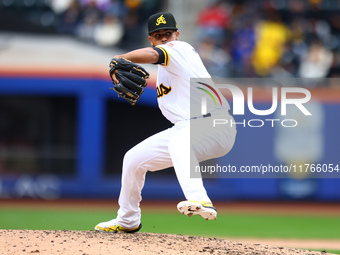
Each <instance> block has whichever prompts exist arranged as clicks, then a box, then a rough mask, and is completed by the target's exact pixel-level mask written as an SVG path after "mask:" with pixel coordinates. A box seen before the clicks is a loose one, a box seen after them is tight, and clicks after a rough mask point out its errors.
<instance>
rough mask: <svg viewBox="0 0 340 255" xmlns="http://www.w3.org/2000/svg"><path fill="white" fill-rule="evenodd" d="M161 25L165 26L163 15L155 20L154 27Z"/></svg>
mask: <svg viewBox="0 0 340 255" xmlns="http://www.w3.org/2000/svg"><path fill="white" fill-rule="evenodd" d="M161 23H163V24H166V20H165V18H164V17H163V14H162V15H161V16H159V18H158V19H157V23H156V26H159V24H161Z"/></svg>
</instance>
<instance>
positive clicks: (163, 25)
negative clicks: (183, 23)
mask: <svg viewBox="0 0 340 255" xmlns="http://www.w3.org/2000/svg"><path fill="white" fill-rule="evenodd" d="M161 29H174V30H178V29H177V24H176V20H175V18H174V16H173V15H172V14H171V13H170V12H159V13H156V14H154V15H151V16H150V17H149V20H148V32H149V35H150V34H151V33H153V32H155V31H158V30H161Z"/></svg>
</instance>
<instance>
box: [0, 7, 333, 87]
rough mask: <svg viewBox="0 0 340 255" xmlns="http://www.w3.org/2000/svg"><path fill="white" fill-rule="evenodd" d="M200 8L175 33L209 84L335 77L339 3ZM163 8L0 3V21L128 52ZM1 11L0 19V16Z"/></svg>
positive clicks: (140, 41) (141, 41)
mask: <svg viewBox="0 0 340 255" xmlns="http://www.w3.org/2000/svg"><path fill="white" fill-rule="evenodd" d="M203 2H204V1H203ZM205 2H206V3H207V4H206V5H205V6H202V8H201V11H200V12H199V13H198V15H197V17H196V18H197V20H196V26H195V29H196V31H195V30H191V29H190V28H186V30H185V28H181V27H180V30H181V33H183V32H184V31H185V32H188V31H189V32H190V33H192V31H194V32H195V35H194V38H193V42H190V43H192V44H193V45H194V46H195V48H196V49H197V51H198V52H199V53H200V55H201V57H202V59H203V61H204V63H205V65H206V67H207V69H208V70H209V72H210V73H211V74H212V76H217V77H275V78H277V77H279V78H286V77H287V78H315V81H316V82H315V84H313V83H310V86H316V85H318V84H317V79H319V78H329V77H339V76H340V1H339V0H259V1H252V0H206V1H205ZM166 3H167V1H159V0H0V18H1V16H3V17H4V16H5V15H6V14H7V13H8V14H9V15H8V17H12V16H13V15H15V14H17V15H18V16H20V17H24V16H25V13H26V14H27V13H29V14H30V16H29V17H28V18H29V19H30V20H31V21H32V22H33V23H34V22H36V23H39V25H40V27H53V29H54V32H57V33H60V34H70V35H73V36H76V37H78V38H80V39H82V40H85V41H88V42H92V43H95V44H97V45H102V46H107V47H112V46H114V47H120V48H122V49H126V50H132V49H136V48H139V47H142V46H145V42H146V40H147V38H146V36H145V35H146V33H147V30H146V23H147V19H148V17H149V16H150V15H151V14H153V13H156V12H158V11H162V10H164V9H165V8H166V6H165V4H166ZM200 3H202V1H200ZM182 5H183V6H185V4H184V3H182ZM33 7H34V8H33ZM1 8H5V9H6V12H1ZM188 8H190V5H188ZM10 10H12V12H8V11H10ZM20 10H21V11H22V12H19V11H20ZM184 11H185V10H184ZM174 14H175V16H176V13H174ZM11 15H12V16H11ZM3 17H2V18H3ZM13 17H15V16H13ZM14 21H15V22H14ZM1 23H2V25H1ZM16 23H18V22H17V19H15V20H14V19H13V18H12V20H11V19H7V20H5V21H3V22H0V30H1V27H4V26H10V25H11V26H13V25H15V24H16ZM19 27H20V28H22V29H26V30H27V29H28V28H29V27H28V23H26V26H22V23H20V25H19Z"/></svg>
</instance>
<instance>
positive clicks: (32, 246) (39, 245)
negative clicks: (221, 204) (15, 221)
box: [0, 230, 329, 255]
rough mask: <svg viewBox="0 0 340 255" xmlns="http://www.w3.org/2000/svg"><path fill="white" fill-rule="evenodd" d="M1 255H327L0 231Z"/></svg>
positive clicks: (169, 238) (205, 241)
mask: <svg viewBox="0 0 340 255" xmlns="http://www.w3.org/2000/svg"><path fill="white" fill-rule="evenodd" d="M0 254H6V255H10V254H13V255H14V254H15V255H17V254H49V255H53V254H58V255H59V254H67V255H77V254H80V255H85V254H88V255H92V254H96V255H99V254H103V255H107V254H124V255H130V254H131V255H136V254H138V255H144V254H148V255H149V254H174V255H175V254H176V255H177V254H188V255H191V254H192V255H193V254H252V255H254V254H310V255H312V254H329V253H325V252H315V251H307V250H299V249H291V248H284V247H273V246H269V245H263V244H250V243H242V242H238V241H227V240H224V239H217V238H205V237H195V236H182V235H169V234H155V233H143V232H140V233H134V234H125V233H118V234H110V233H100V232H95V231H68V230H62V231H60V230H59V231H55V230H0Z"/></svg>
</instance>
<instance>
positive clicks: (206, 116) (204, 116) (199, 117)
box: [191, 112, 211, 120]
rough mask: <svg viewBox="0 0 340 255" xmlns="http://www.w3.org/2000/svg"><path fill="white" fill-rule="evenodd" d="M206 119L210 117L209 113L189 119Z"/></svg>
mask: <svg viewBox="0 0 340 255" xmlns="http://www.w3.org/2000/svg"><path fill="white" fill-rule="evenodd" d="M208 117H211V113H210V112H209V113H207V114H204V115H201V116H198V117H193V118H191V119H192V120H194V119H201V118H208Z"/></svg>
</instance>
